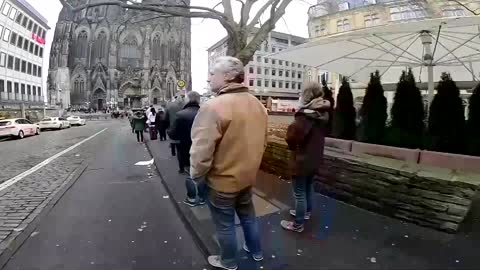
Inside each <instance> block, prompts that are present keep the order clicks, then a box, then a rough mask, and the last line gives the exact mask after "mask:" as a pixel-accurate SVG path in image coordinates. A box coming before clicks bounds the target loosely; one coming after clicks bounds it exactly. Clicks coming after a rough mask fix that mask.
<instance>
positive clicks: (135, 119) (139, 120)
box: [132, 114, 146, 131]
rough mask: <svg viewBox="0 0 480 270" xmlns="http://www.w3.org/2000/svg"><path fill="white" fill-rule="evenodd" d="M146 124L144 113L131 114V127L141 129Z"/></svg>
mask: <svg viewBox="0 0 480 270" xmlns="http://www.w3.org/2000/svg"><path fill="white" fill-rule="evenodd" d="M145 126H146V117H145V115H144V114H134V115H133V116H132V127H133V129H134V130H135V131H143V130H144V129H145Z"/></svg>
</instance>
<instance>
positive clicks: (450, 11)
mask: <svg viewBox="0 0 480 270" xmlns="http://www.w3.org/2000/svg"><path fill="white" fill-rule="evenodd" d="M442 14H443V17H463V16H465V15H466V14H465V10H464V9H463V8H462V7H461V6H459V5H455V4H452V3H446V4H445V5H444V6H443V8H442Z"/></svg>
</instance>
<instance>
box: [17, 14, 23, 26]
mask: <svg viewBox="0 0 480 270" xmlns="http://www.w3.org/2000/svg"><path fill="white" fill-rule="evenodd" d="M22 19H23V14H22V13H20V12H18V14H17V18H16V19H15V22H16V23H18V24H21V23H22Z"/></svg>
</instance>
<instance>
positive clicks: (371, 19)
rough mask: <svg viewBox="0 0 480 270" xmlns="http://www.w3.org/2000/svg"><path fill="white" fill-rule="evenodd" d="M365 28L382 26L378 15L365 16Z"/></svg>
mask: <svg viewBox="0 0 480 270" xmlns="http://www.w3.org/2000/svg"><path fill="white" fill-rule="evenodd" d="M364 21H365V27H371V26H376V25H380V18H379V17H378V14H377V13H373V14H370V15H365V16H364Z"/></svg>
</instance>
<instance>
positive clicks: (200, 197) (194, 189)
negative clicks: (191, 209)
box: [185, 176, 207, 204]
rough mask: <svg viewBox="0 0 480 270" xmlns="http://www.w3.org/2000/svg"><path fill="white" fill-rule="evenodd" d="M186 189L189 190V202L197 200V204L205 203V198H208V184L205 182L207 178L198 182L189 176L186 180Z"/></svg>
mask: <svg viewBox="0 0 480 270" xmlns="http://www.w3.org/2000/svg"><path fill="white" fill-rule="evenodd" d="M185 187H186V188H187V199H188V200H190V201H194V200H195V202H196V203H197V204H198V203H199V202H200V201H205V198H206V197H207V183H206V182H205V178H203V179H201V180H199V181H197V182H196V181H194V180H193V179H192V178H190V176H189V177H187V179H186V180H185Z"/></svg>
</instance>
